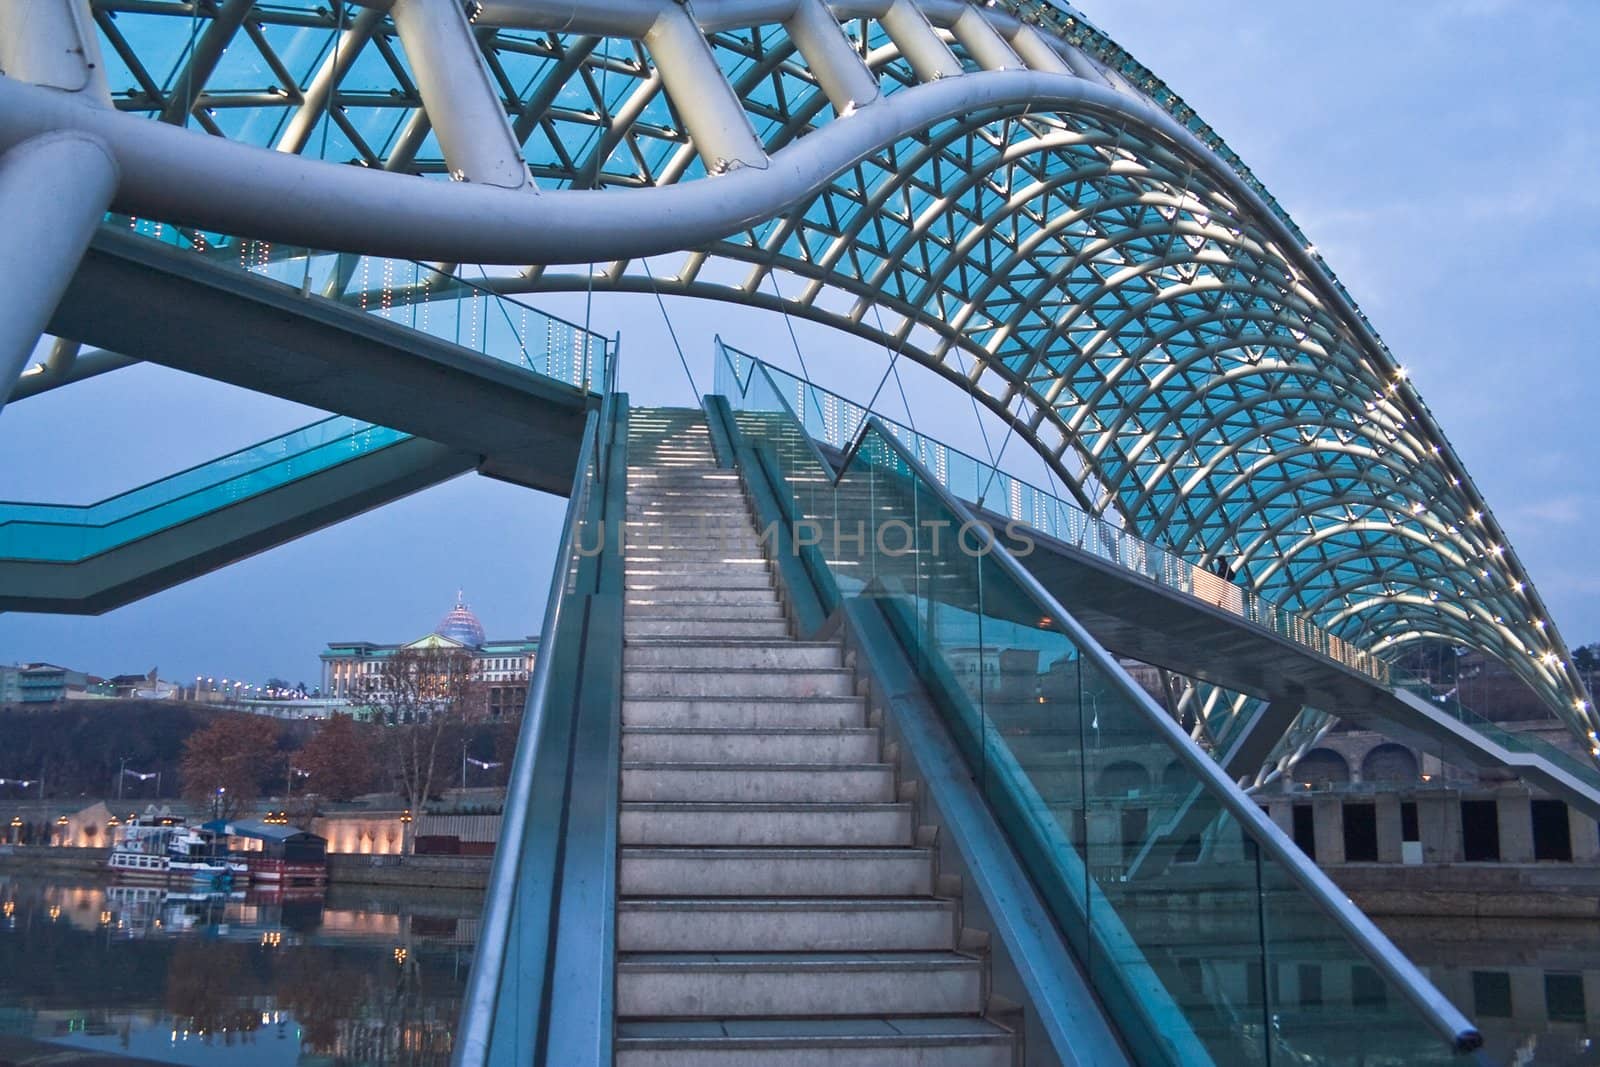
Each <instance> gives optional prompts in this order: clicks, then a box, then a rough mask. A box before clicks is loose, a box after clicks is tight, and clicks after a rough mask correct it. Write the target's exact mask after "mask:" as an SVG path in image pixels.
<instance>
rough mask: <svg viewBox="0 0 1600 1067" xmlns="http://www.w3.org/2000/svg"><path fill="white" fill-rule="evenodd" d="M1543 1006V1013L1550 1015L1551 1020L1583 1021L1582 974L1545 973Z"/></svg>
mask: <svg viewBox="0 0 1600 1067" xmlns="http://www.w3.org/2000/svg"><path fill="white" fill-rule="evenodd" d="M1544 1008H1545V1014H1546V1015H1548V1016H1549V1017H1550V1021H1551V1022H1555V1023H1581V1022H1583V1021H1584V1010H1583V975H1581V974H1547V975H1545V976H1544Z"/></svg>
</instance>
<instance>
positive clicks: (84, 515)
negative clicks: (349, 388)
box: [0, 415, 410, 563]
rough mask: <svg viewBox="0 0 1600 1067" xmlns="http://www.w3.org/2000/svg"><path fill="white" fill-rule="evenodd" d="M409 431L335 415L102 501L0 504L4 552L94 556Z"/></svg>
mask: <svg viewBox="0 0 1600 1067" xmlns="http://www.w3.org/2000/svg"><path fill="white" fill-rule="evenodd" d="M409 436H410V435H408V434H404V433H401V432H400V431H399V430H391V429H389V428H387V427H384V426H374V425H372V424H371V423H366V422H362V421H360V420H358V419H351V418H347V417H345V416H343V415H335V416H333V417H331V418H327V419H323V420H321V421H320V422H314V423H312V424H311V425H309V426H303V427H301V428H300V429H298V430H294V431H292V432H290V433H287V434H284V435H282V436H281V437H274V438H271V439H269V440H266V441H262V442H261V443H259V444H256V445H252V446H250V447H249V448H245V449H241V450H239V451H238V452H233V453H230V454H229V455H226V456H222V457H220V458H218V459H214V460H212V461H210V462H209V463H202V464H200V465H199V466H197V467H191V468H189V469H188V470H186V471H182V472H180V473H178V474H174V475H172V476H171V477H168V478H162V479H160V480H158V481H154V482H150V483H149V484H147V485H142V486H140V487H139V488H137V489H132V490H129V491H128V492H126V493H121V494H119V495H117V496H114V497H110V498H108V499H106V500H102V501H100V502H98V503H95V504H88V505H84V506H75V505H69V504H29V503H16V502H0V558H5V559H27V560H35V561H39V562H50V563H72V562H75V561H77V560H81V559H87V558H89V557H90V556H94V555H98V554H99V553H102V552H106V551H109V550H110V549H112V548H115V547H117V546H118V545H122V544H126V543H128V542H130V541H136V540H138V539H139V538H141V537H147V536H149V535H150V534H153V533H157V532H159V531H161V530H164V529H167V528H169V527H172V526H177V525H180V524H182V523H185V522H189V521H192V520H193V519H195V518H198V517H199V516H201V515H205V514H208V513H210V512H213V511H216V510H218V509H220V508H224V507H227V506H229V505H230V504H236V503H239V502H240V501H242V500H247V499H249V498H251V497H254V496H257V495H259V494H261V493H265V492H269V491H271V490H273V489H277V488H279V487H281V486H283V485H286V484H288V483H290V482H293V481H296V480H298V479H301V478H306V477H310V476H311V475H314V474H318V473H321V472H322V471H326V470H329V469H330V468H333V467H336V466H338V465H340V464H342V463H348V462H350V461H351V460H354V459H359V458H361V457H363V456H369V455H372V454H373V453H375V452H378V451H380V450H381V449H384V448H388V447H389V446H391V445H393V444H396V443H398V442H400V441H404V440H406V438H407V437H409Z"/></svg>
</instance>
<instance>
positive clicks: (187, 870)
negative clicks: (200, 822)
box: [106, 818, 249, 885]
mask: <svg viewBox="0 0 1600 1067" xmlns="http://www.w3.org/2000/svg"><path fill="white" fill-rule="evenodd" d="M106 866H108V867H109V868H110V869H111V871H112V873H113V874H115V875H116V876H117V877H118V878H119V879H122V880H124V881H129V882H144V883H151V884H159V885H171V884H173V883H204V884H214V883H218V882H229V881H231V880H232V879H233V878H234V877H235V874H236V871H237V874H238V876H239V877H241V878H247V877H248V876H249V874H248V868H246V867H245V865H244V864H243V863H240V862H238V861H234V860H231V859H230V858H229V856H228V854H227V850H226V848H224V847H222V846H221V845H220V844H219V843H218V841H217V838H216V835H215V834H213V833H211V832H210V831H208V830H198V829H195V828H194V827H190V826H185V825H183V824H182V823H181V822H179V821H177V820H174V819H170V818H162V819H148V820H147V819H134V820H132V821H131V822H129V823H128V824H127V825H126V826H124V827H123V828H122V833H121V835H120V836H119V837H118V839H117V841H116V843H115V844H114V845H113V846H112V849H111V858H110V859H108V860H107V861H106Z"/></svg>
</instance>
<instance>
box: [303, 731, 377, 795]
mask: <svg viewBox="0 0 1600 1067" xmlns="http://www.w3.org/2000/svg"><path fill="white" fill-rule="evenodd" d="M376 755H377V751H376V745H375V744H374V738H373V727H370V726H366V725H364V724H362V723H358V722H356V721H355V720H354V719H352V718H351V717H350V716H348V715H339V714H335V715H333V716H332V717H330V718H329V719H328V720H327V721H326V722H324V723H323V724H322V725H321V727H320V728H319V729H318V730H317V732H316V734H315V735H314V736H313V737H312V738H311V740H309V741H307V742H306V743H305V745H304V746H303V747H302V748H301V749H300V751H298V752H296V753H295V755H294V765H295V768H296V769H297V770H299V771H301V772H302V773H303V774H304V775H305V779H306V784H305V788H306V790H307V791H308V792H313V793H318V794H321V795H322V796H323V797H325V798H327V799H328V800H349V799H351V798H352V797H354V796H356V795H358V794H360V793H365V792H367V791H368V790H370V789H372V788H373V787H374V786H375V785H376V783H377V779H378V774H377V768H376V766H375V763H376V760H375V757H376Z"/></svg>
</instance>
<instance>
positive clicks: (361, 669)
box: [321, 593, 539, 718]
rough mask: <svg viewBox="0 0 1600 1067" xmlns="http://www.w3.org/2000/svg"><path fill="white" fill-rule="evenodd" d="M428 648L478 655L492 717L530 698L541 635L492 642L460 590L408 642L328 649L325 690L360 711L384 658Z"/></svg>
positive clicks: (477, 669) (476, 671)
mask: <svg viewBox="0 0 1600 1067" xmlns="http://www.w3.org/2000/svg"><path fill="white" fill-rule="evenodd" d="M425 649H463V650H465V651H467V652H469V653H470V654H471V656H472V675H473V680H474V681H475V682H477V683H480V684H481V685H482V686H483V689H484V696H485V700H486V703H487V710H488V713H489V716H490V717H491V718H500V717H502V716H504V715H513V714H516V713H517V712H520V711H521V710H522V705H523V702H524V701H525V700H526V699H527V697H528V679H529V678H530V677H531V676H532V674H533V668H534V664H535V662H536V661H537V659H538V653H539V639H538V638H537V637H522V638H516V639H514V640H506V641H490V640H488V638H487V637H486V636H485V635H484V631H483V624H482V623H481V622H479V621H478V617H477V616H476V615H474V614H473V613H472V609H470V608H469V607H467V605H466V602H465V601H464V600H463V599H462V596H461V594H460V593H457V595H456V603H455V606H454V607H453V608H451V609H450V610H449V611H448V612H447V613H446V614H445V616H444V618H442V619H440V620H439V624H438V625H437V626H435V627H434V628H433V630H432V631H430V632H429V633H426V634H424V635H423V636H421V637H419V638H417V639H415V640H413V641H408V642H405V643H403V644H390V645H385V644H375V643H373V642H371V641H334V642H330V643H329V645H328V647H327V649H326V650H325V651H324V652H323V653H322V655H321V659H322V692H323V693H325V694H327V695H328V696H329V697H331V698H333V699H335V700H342V701H346V702H348V703H349V704H350V705H351V706H352V707H353V708H355V709H357V711H358V713H359V711H360V709H361V706H362V702H363V701H364V700H370V699H371V695H372V694H373V693H374V692H375V691H376V687H377V686H378V685H379V684H380V679H381V677H382V673H383V664H384V661H385V660H387V659H388V658H389V657H391V656H394V655H395V654H396V653H399V652H406V651H412V650H425Z"/></svg>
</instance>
